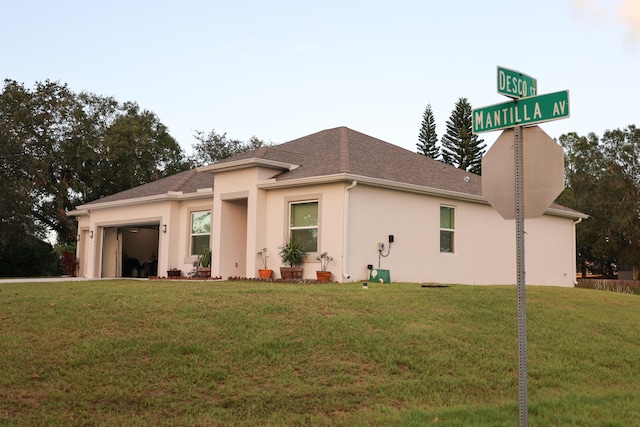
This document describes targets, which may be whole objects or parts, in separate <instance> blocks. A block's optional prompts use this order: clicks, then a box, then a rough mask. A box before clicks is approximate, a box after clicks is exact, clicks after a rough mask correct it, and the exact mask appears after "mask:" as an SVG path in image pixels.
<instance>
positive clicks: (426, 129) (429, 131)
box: [416, 104, 440, 159]
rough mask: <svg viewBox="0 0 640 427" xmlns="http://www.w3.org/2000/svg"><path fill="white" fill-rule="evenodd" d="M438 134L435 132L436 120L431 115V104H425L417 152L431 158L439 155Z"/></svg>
mask: <svg viewBox="0 0 640 427" xmlns="http://www.w3.org/2000/svg"><path fill="white" fill-rule="evenodd" d="M437 144H438V134H437V133H436V120H435V118H434V117H433V110H432V109H431V104H428V105H427V108H425V110H424V114H423V115H422V125H421V126H420V133H419V134H418V143H417V144H416V146H417V147H418V153H420V154H424V155H425V156H427V157H431V158H432V159H437V158H438V157H440V148H439V147H438V145H437Z"/></svg>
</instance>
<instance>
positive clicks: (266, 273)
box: [258, 270, 273, 279]
mask: <svg viewBox="0 0 640 427" xmlns="http://www.w3.org/2000/svg"><path fill="white" fill-rule="evenodd" d="M272 274H273V270H258V277H260V278H261V279H271V275H272Z"/></svg>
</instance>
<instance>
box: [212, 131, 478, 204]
mask: <svg viewBox="0 0 640 427" xmlns="http://www.w3.org/2000/svg"><path fill="white" fill-rule="evenodd" d="M248 158H260V159H264V160H273V161H279V162H285V163H292V164H296V165H299V166H300V167H298V168H295V169H293V170H290V171H285V172H282V173H279V174H277V175H276V176H275V177H274V178H275V179H276V180H277V181H286V180H292V179H300V178H310V177H317V176H325V175H333V174H351V175H358V176H363V177H369V178H376V179H381V180H386V181H393V182H398V183H403V184H414V185H420V186H425V187H431V188H436V189H441V190H447V191H455V192H459V193H465V194H473V195H481V194H482V186H481V179H480V176H478V175H475V174H473V173H470V172H466V171H464V170H462V169H458V168H456V167H454V166H450V165H447V164H444V163H442V162H440V161H437V160H433V159H431V158H428V157H425V156H423V155H421V154H417V153H414V152H412V151H409V150H406V149H404V148H401V147H398V146H396V145H393V144H389V143H388V142H385V141H382V140H380V139H377V138H373V137H371V136H368V135H365V134H363V133H360V132H356V131H354V130H351V129H349V128H346V127H338V128H334V129H327V130H324V131H321V132H317V133H314V134H311V135H308V136H305V137H302V138H298V139H294V140H293V141H289V142H286V143H284V144H281V145H276V146H272V147H262V148H259V149H257V150H254V151H252V152H248V153H243V154H240V155H238V156H235V157H232V158H229V159H225V160H223V161H221V162H219V163H226V162H233V161H237V160H242V159H248Z"/></svg>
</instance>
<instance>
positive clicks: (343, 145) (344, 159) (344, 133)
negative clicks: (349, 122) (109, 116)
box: [339, 126, 350, 173]
mask: <svg viewBox="0 0 640 427" xmlns="http://www.w3.org/2000/svg"><path fill="white" fill-rule="evenodd" d="M339 129H340V147H339V150H340V166H339V168H340V172H343V173H344V172H349V165H350V163H349V128H347V127H344V126H342V127H340V128H339Z"/></svg>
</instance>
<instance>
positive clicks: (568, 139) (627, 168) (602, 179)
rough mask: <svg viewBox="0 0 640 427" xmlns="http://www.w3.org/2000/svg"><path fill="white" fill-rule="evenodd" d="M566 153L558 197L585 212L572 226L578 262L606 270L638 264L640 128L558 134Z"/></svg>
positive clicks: (639, 238) (639, 237) (631, 127)
mask: <svg viewBox="0 0 640 427" xmlns="http://www.w3.org/2000/svg"><path fill="white" fill-rule="evenodd" d="M559 141H560V143H561V145H562V146H563V147H564V148H565V151H566V157H567V168H566V180H567V188H566V189H565V191H564V192H563V194H562V195H561V197H560V198H559V200H558V201H559V202H560V203H562V204H565V205H566V206H569V207H572V208H574V209H577V210H579V211H581V212H584V213H586V214H588V215H589V219H587V220H585V221H583V222H582V223H581V224H580V225H579V226H578V227H577V241H578V261H579V263H580V265H581V269H582V271H583V272H584V271H586V269H587V267H588V268H589V269H591V270H593V271H595V272H598V273H602V274H605V275H610V274H612V273H613V265H616V264H617V265H629V266H631V265H633V266H636V267H637V266H639V265H640V259H639V257H638V254H639V253H640V219H639V217H640V130H639V129H638V128H636V127H635V126H633V125H631V126H629V127H627V128H626V129H623V130H620V129H616V130H613V131H606V132H605V133H604V134H603V136H602V138H599V137H598V136H597V135H595V134H594V133H591V134H589V135H588V136H587V137H582V136H578V135H577V134H575V133H570V134H566V135H562V136H561V137H560V138H559Z"/></svg>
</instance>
